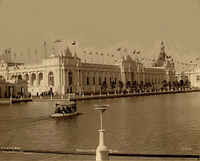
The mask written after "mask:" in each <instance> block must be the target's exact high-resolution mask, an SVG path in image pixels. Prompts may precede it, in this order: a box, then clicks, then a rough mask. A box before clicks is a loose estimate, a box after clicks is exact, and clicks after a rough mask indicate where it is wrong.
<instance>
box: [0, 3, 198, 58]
mask: <svg viewBox="0 0 200 161" xmlns="http://www.w3.org/2000/svg"><path fill="white" fill-rule="evenodd" d="M55 39H65V40H75V41H77V42H78V43H79V44H80V46H81V47H82V48H87V47H95V48H98V49H110V48H115V47H116V46H118V47H121V46H122V47H123V46H125V47H127V46H128V47H130V48H139V49H141V51H142V53H143V54H144V55H146V56H152V55H155V54H156V55H158V52H159V47H160V41H162V40H163V41H164V42H165V44H166V48H167V51H168V53H169V55H173V56H174V57H177V58H187V57H197V56H198V55H199V53H200V0H0V48H5V47H11V48H14V49H16V50H23V49H25V50H26V49H27V48H39V47H40V46H41V44H42V42H43V41H53V40H55Z"/></svg>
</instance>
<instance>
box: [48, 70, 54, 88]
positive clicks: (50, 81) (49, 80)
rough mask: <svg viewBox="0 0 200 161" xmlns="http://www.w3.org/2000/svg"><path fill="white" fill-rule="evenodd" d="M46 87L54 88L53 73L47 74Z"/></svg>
mask: <svg viewBox="0 0 200 161" xmlns="http://www.w3.org/2000/svg"><path fill="white" fill-rule="evenodd" d="M48 86H54V75H53V72H49V74H48Z"/></svg>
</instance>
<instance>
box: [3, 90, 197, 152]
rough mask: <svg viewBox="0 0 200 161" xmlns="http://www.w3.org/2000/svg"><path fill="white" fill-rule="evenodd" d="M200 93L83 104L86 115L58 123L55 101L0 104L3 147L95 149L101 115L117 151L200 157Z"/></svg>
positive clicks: (80, 105) (81, 108)
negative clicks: (99, 107)
mask: <svg viewBox="0 0 200 161" xmlns="http://www.w3.org/2000/svg"><path fill="white" fill-rule="evenodd" d="M199 98H200V93H197V92H195V93H185V94H172V95H159V96H144V97H143V96H141V97H128V98H114V99H102V100H100V99H99V100H87V101H86V100H85V101H79V102H78V110H79V111H80V112H82V113H83V114H82V115H79V116H77V117H74V118H71V119H60V120H55V119H52V118H50V117H49V115H50V114H51V113H53V111H54V110H55V109H54V107H53V104H52V103H51V102H32V103H23V104H13V105H0V146H1V147H20V148H22V149H28V150H55V151H66V152H67V151H90V150H95V149H96V146H97V144H98V132H97V129H98V128H99V124H100V122H99V114H98V113H97V111H95V110H94V105H95V104H109V105H110V108H109V109H108V110H107V111H106V112H105V113H104V116H103V117H104V125H103V126H104V128H105V129H106V136H105V137H106V138H105V142H106V145H107V146H108V148H109V149H112V150H113V151H115V152H121V153H123V152H126V153H141V154H199V152H200V99H199Z"/></svg>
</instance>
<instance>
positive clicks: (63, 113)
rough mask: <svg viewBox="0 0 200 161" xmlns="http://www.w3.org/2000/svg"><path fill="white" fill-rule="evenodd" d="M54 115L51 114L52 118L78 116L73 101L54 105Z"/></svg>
mask: <svg viewBox="0 0 200 161" xmlns="http://www.w3.org/2000/svg"><path fill="white" fill-rule="evenodd" d="M55 106H56V110H55V113H53V114H51V117H52V118H65V117H73V116H76V115H79V112H77V104H76V102H74V101H67V102H62V103H56V104H55Z"/></svg>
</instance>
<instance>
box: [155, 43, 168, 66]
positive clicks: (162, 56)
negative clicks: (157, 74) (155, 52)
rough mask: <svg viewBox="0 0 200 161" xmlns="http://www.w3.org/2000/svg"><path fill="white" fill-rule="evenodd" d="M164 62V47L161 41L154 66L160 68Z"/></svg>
mask: <svg viewBox="0 0 200 161" xmlns="http://www.w3.org/2000/svg"><path fill="white" fill-rule="evenodd" d="M165 61H166V52H165V45H164V42H163V41H161V47H160V54H159V56H158V59H157V61H156V62H155V64H154V66H155V67H162V66H163V65H164V64H165Z"/></svg>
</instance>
